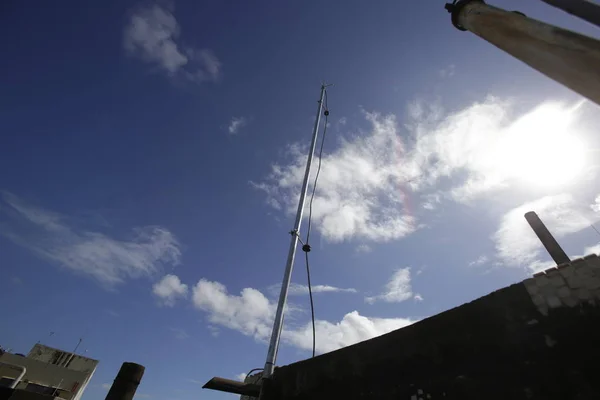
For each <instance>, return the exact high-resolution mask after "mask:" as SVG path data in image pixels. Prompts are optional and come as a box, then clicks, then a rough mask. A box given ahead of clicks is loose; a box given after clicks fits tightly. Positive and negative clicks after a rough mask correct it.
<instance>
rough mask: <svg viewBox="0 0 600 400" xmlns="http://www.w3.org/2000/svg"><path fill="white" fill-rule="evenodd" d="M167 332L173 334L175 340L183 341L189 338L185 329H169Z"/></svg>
mask: <svg viewBox="0 0 600 400" xmlns="http://www.w3.org/2000/svg"><path fill="white" fill-rule="evenodd" d="M169 330H170V331H171V332H173V336H175V339H178V340H185V339H189V338H190V335H189V333H187V332H186V331H185V329H181V328H169Z"/></svg>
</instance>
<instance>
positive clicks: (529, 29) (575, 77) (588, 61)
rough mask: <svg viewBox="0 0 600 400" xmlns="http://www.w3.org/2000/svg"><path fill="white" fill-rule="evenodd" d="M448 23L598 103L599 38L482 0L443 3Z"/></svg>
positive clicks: (599, 101)
mask: <svg viewBox="0 0 600 400" xmlns="http://www.w3.org/2000/svg"><path fill="white" fill-rule="evenodd" d="M446 9H447V10H448V11H450V13H451V14H452V23H453V24H454V26H456V27H457V28H458V29H460V30H463V31H467V30H468V31H470V32H472V33H474V34H476V35H477V36H479V37H481V38H482V39H484V40H486V41H488V42H490V43H491V44H493V45H494V46H496V47H498V48H499V49H501V50H503V51H505V52H507V53H508V54H510V55H512V56H513V57H515V58H518V59H519V60H521V61H523V62H524V63H525V64H527V65H529V66H530V67H532V68H534V69H536V70H538V71H539V72H541V73H542V74H544V75H546V76H548V77H549V78H552V79H554V80H555V81H557V82H559V83H561V84H563V85H565V86H566V87H568V88H569V89H571V90H573V91H575V92H577V93H579V94H581V95H582V96H584V97H587V98H588V99H590V100H592V101H594V102H595V103H597V104H600V41H598V40H596V39H592V38H590V37H587V36H584V35H580V34H578V33H575V32H571V31H568V30H566V29H562V28H558V27H556V26H552V25H548V24H545V23H543V22H540V21H537V20H534V19H531V18H527V17H526V16H525V15H523V14H521V13H518V12H509V11H505V10H502V9H500V8H496V7H492V6H490V5H487V4H485V2H484V1H483V0H459V1H458V2H457V3H456V4H447V5H446Z"/></svg>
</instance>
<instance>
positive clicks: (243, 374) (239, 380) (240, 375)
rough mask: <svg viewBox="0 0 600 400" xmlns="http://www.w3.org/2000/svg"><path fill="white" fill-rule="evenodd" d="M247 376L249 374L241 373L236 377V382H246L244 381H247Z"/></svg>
mask: <svg viewBox="0 0 600 400" xmlns="http://www.w3.org/2000/svg"><path fill="white" fill-rule="evenodd" d="M247 375H248V373H247V372H242V373H239V374H237V375H236V376H235V380H236V381H238V382H244V379H246V376H247Z"/></svg>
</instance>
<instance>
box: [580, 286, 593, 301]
mask: <svg viewBox="0 0 600 400" xmlns="http://www.w3.org/2000/svg"><path fill="white" fill-rule="evenodd" d="M577 297H578V298H579V299H580V300H589V299H591V298H592V292H590V291H589V290H588V289H586V288H581V289H579V290H577Z"/></svg>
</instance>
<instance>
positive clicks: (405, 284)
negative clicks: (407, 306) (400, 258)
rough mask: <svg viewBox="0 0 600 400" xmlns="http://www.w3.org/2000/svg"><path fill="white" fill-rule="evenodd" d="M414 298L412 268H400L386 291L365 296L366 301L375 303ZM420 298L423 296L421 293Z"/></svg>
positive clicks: (387, 285) (386, 286) (389, 282)
mask: <svg viewBox="0 0 600 400" xmlns="http://www.w3.org/2000/svg"><path fill="white" fill-rule="evenodd" d="M410 298H413V292H412V286H411V283H410V268H400V269H398V270H397V271H396V272H394V274H393V275H392V276H391V278H390V280H389V281H388V283H387V284H386V285H385V291H384V292H383V293H382V294H380V295H377V296H372V297H365V301H366V302H367V303H369V304H373V303H375V302H376V301H385V302H386V303H400V302H403V301H406V300H408V299H410ZM419 298H421V300H422V297H421V296H420V295H419Z"/></svg>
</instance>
